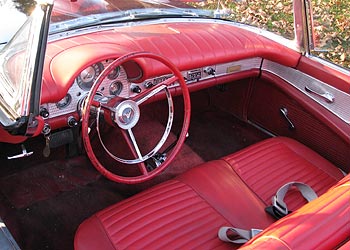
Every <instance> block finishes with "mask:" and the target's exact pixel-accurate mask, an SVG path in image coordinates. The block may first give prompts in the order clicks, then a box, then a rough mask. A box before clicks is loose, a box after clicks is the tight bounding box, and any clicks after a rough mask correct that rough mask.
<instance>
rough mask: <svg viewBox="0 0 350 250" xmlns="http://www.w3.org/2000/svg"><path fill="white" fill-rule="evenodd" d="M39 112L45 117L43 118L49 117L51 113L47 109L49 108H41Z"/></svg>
mask: <svg viewBox="0 0 350 250" xmlns="http://www.w3.org/2000/svg"><path fill="white" fill-rule="evenodd" d="M39 114H40V116H41V117H43V118H48V117H49V115H50V113H49V111H48V110H47V108H41V109H40V112H39Z"/></svg>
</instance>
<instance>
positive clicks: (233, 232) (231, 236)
mask: <svg viewBox="0 0 350 250" xmlns="http://www.w3.org/2000/svg"><path fill="white" fill-rule="evenodd" d="M291 187H296V188H297V189H298V190H299V191H300V193H301V194H302V196H303V197H304V198H305V199H306V200H307V201H308V202H310V201H312V200H314V199H316V198H317V197H318V196H317V194H316V193H315V191H314V190H313V189H312V188H311V187H310V186H309V185H306V184H304V183H302V182H297V181H292V182H288V183H287V184H284V185H283V186H282V187H281V188H280V189H278V190H277V193H276V195H275V196H274V197H272V206H269V207H267V208H265V211H266V212H267V213H269V214H270V215H271V216H273V217H274V218H276V219H280V218H282V217H284V216H286V215H287V214H289V213H291V211H289V210H288V208H287V204H286V203H285V202H284V197H285V196H286V194H287V192H288V190H289V189H290V188H291ZM262 231H263V230H261V229H250V230H245V229H241V228H236V227H221V228H220V229H219V232H218V237H219V238H220V240H222V241H225V242H231V243H235V244H244V243H246V242H247V241H249V240H250V239H251V238H253V237H254V236H255V235H257V234H259V233H260V232H262Z"/></svg>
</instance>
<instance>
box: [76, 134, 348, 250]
mask: <svg viewBox="0 0 350 250" xmlns="http://www.w3.org/2000/svg"><path fill="white" fill-rule="evenodd" d="M342 177H343V175H342V173H341V171H340V170H338V169H337V168H335V167H334V166H333V165H332V164H330V163H329V162H328V161H326V160H325V159H323V158H322V157H321V156H319V155H317V154H316V153H314V152H313V151H311V150H310V149H308V148H306V147H304V146H303V145H301V144H300V143H297V142H295V141H293V140H290V139H287V138H272V139H269V140H266V141H263V142H261V143H258V144H256V145H253V146H251V147H248V148H246V149H244V150H242V151H240V152H238V153H235V154H232V155H230V156H227V157H225V158H223V159H220V160H215V161H211V162H208V163H205V164H203V165H201V166H198V167H196V168H193V169H191V170H190V171H188V172H186V173H185V174H182V175H180V176H179V177H177V178H175V179H173V180H170V181H167V182H165V183H162V184H160V185H157V186H155V187H153V188H151V189H149V190H147V191H145V192H142V193H140V194H138V195H135V196H133V197H131V198H129V199H126V200H124V201H122V202H120V203H118V204H115V205H113V206H111V207H108V208H106V209H104V210H102V211H100V212H98V213H96V214H95V215H93V216H92V217H90V218H89V219H87V220H86V221H84V222H83V223H82V224H81V225H80V227H79V229H78V230H77V232H76V236H75V242H74V244H75V249H84V250H89V249H106V250H108V249H214V248H216V249H232V248H238V247H239V246H238V245H237V246H235V245H233V244H229V243H225V242H222V241H220V240H219V239H218V237H217V232H218V229H219V228H220V227H221V226H234V227H238V228H243V229H250V228H261V229H264V228H267V227H268V226H269V225H271V224H272V223H274V221H275V220H274V219H272V217H270V216H269V215H267V214H266V213H265V211H264V209H265V207H266V205H269V204H270V203H271V202H270V199H271V197H272V196H273V195H274V194H275V193H276V191H277V189H278V188H279V187H280V186H282V185H283V184H285V183H287V182H290V181H300V182H304V183H306V184H308V185H310V186H311V187H312V188H313V189H314V190H315V191H316V193H317V194H318V195H321V194H322V193H324V192H326V190H327V189H329V188H330V187H331V186H333V185H334V184H335V183H337V181H338V180H340V179H341V178H342ZM288 196H289V198H292V199H291V200H288ZM285 201H286V202H287V204H288V206H290V208H291V209H297V208H298V207H300V206H302V204H303V198H302V197H301V195H300V194H298V193H297V192H295V193H293V192H291V194H290V195H289V193H288V195H287V197H286V199H285ZM290 204H291V205H290Z"/></svg>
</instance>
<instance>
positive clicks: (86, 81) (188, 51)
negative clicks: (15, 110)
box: [40, 20, 300, 129]
mask: <svg viewBox="0 0 350 250" xmlns="http://www.w3.org/2000/svg"><path fill="white" fill-rule="evenodd" d="M218 26H219V23H217V22H215V21H214V22H213V21H208V22H194V21H191V22H176V20H171V21H170V20H168V22H166V23H164V22H161V23H160V22H159V23H158V22H144V23H143V24H142V25H140V26H138V25H137V26H130V27H129V26H120V27H118V26H117V27H114V26H113V27H109V26H107V27H106V28H105V29H103V28H99V29H98V30H96V31H95V32H92V31H91V30H86V32H85V31H84V30H83V31H81V33H78V32H72V33H69V32H68V33H67V34H63V35H62V36H60V37H55V36H54V37H51V40H49V43H48V46H47V53H46V58H45V65H44V75H43V85H42V93H41V106H40V115H41V116H42V117H43V118H44V121H45V123H46V124H48V125H49V126H50V127H51V128H52V129H57V128H63V127H67V126H75V125H76V124H77V123H78V122H79V121H80V119H81V117H80V113H81V109H82V104H83V103H84V100H85V98H86V96H87V95H88V93H89V90H90V89H91V86H92V85H93V83H94V82H95V81H96V79H97V78H98V77H99V75H100V74H101V73H102V72H103V70H104V69H105V68H106V67H107V66H108V65H109V64H110V63H111V62H112V61H113V60H114V59H116V58H119V57H120V56H122V55H125V54H128V53H131V52H135V51H148V52H151V53H154V54H158V55H162V56H163V57H165V58H167V59H168V60H170V61H171V62H172V63H173V64H175V65H176V67H177V68H178V69H179V70H180V72H181V73H182V75H183V77H184V79H185V82H186V83H187V86H188V88H189V90H190V91H196V90H199V89H204V88H207V87H210V86H214V85H217V84H224V83H227V82H229V81H232V80H235V77H241V78H242V77H252V76H258V75H259V72H260V69H261V65H262V62H263V60H265V59H268V60H272V61H275V62H278V63H281V64H283V65H285V66H288V67H294V66H295V65H296V64H297V62H298V60H299V58H300V54H299V53H297V52H296V51H294V50H291V49H289V48H286V47H284V46H282V45H277V44H276V42H274V41H272V40H269V39H267V38H263V37H261V36H257V35H255V34H254V33H252V32H250V31H247V30H243V29H241V28H240V27H236V26H235V25H234V24H231V23H220V29H218ZM204 37H206V38H208V39H206V40H204V39H203V38H204ZM159 66H161V65H159V64H156V63H149V62H148V61H147V60H137V61H136V60H135V61H133V63H131V64H130V65H121V66H120V67H118V68H116V69H113V70H112V71H111V73H110V74H109V75H108V76H107V77H106V78H105V79H104V80H103V82H102V83H101V85H100V87H99V90H98V92H97V93H98V95H100V96H101V98H103V97H106V98H110V97H115V96H118V97H120V98H125V99H128V98H131V97H134V96H136V95H138V94H140V93H142V92H143V91H145V89H147V88H150V87H152V86H154V85H157V84H160V83H161V82H163V81H164V80H165V79H167V78H169V77H170V75H169V72H168V71H167V70H166V69H164V67H163V68H162V67H159ZM240 74H241V76H238V75H240ZM237 79H238V78H236V80H237ZM177 85H178V84H177V83H176V82H175V83H174V84H173V85H172V86H170V88H171V91H172V93H173V94H175V95H176V94H177V93H180V90H179V91H178V88H177Z"/></svg>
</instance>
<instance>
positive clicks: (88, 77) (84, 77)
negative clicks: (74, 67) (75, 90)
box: [77, 63, 103, 90]
mask: <svg viewBox="0 0 350 250" xmlns="http://www.w3.org/2000/svg"><path fill="white" fill-rule="evenodd" d="M102 70H103V65H102V63H95V64H93V65H91V66H89V67H87V68H86V69H84V70H83V71H82V72H80V74H79V76H78V79H77V80H78V85H79V87H80V88H81V89H83V90H89V89H90V88H91V86H92V84H93V83H94V82H95V80H96V79H97V77H98V76H99V75H100V73H101V71H102Z"/></svg>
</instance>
